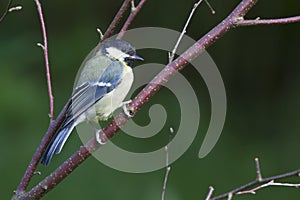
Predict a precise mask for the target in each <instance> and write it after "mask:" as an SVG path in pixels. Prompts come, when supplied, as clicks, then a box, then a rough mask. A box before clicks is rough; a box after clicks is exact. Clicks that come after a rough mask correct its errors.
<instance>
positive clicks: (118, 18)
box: [100, 0, 131, 42]
mask: <svg viewBox="0 0 300 200" xmlns="http://www.w3.org/2000/svg"><path fill="white" fill-rule="evenodd" d="M130 1H131V0H124V2H123V4H122V6H121V8H120V9H119V11H118V13H117V14H116V16H115V18H114V19H113V21H112V22H111V23H110V25H109V27H108V28H107V30H106V31H105V33H104V35H103V37H102V41H103V40H105V39H107V38H109V37H111V36H112V35H113V34H114V32H115V29H116V26H117V25H118V24H119V23H120V21H121V19H122V17H123V15H124V13H125V11H126V10H127V8H128V6H129V4H130ZM100 42H101V41H100Z"/></svg>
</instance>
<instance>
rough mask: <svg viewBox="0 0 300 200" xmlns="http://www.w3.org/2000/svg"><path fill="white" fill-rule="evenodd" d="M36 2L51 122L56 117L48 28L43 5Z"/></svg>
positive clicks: (37, 0)
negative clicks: (41, 36) (42, 41)
mask: <svg viewBox="0 0 300 200" xmlns="http://www.w3.org/2000/svg"><path fill="white" fill-rule="evenodd" d="M34 1H35V4H36V6H37V10H38V13H39V17H40V21H41V28H42V33H43V40H44V44H40V43H38V46H40V47H42V49H43V52H44V58H45V66H46V78H47V85H48V95H49V104H50V113H49V117H50V120H51V121H52V120H53V117H54V100H53V94H52V86H51V74H50V66H49V58H48V42H47V33H46V26H45V21H44V17H43V11H42V6H41V3H40V1H39V0H34Z"/></svg>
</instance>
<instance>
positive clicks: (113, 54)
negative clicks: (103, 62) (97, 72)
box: [106, 47, 130, 60]
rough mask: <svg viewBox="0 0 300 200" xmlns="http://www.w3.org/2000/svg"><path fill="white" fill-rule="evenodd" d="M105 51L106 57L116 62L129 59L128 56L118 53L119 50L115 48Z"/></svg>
mask: <svg viewBox="0 0 300 200" xmlns="http://www.w3.org/2000/svg"><path fill="white" fill-rule="evenodd" d="M106 51H107V53H108V55H110V56H111V57H113V58H115V59H118V60H124V58H126V57H130V55H128V54H126V53H124V52H122V51H120V50H119V49H116V48H115V47H108V48H106Z"/></svg>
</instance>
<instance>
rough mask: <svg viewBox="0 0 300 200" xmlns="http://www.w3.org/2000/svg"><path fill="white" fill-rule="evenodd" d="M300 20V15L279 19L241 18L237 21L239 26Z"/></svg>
mask: <svg viewBox="0 0 300 200" xmlns="http://www.w3.org/2000/svg"><path fill="white" fill-rule="evenodd" d="M295 22H300V16H295V17H287V18H279V19H260V18H257V19H253V20H250V19H247V20H246V19H241V20H239V21H237V22H236V25H237V26H253V25H274V24H290V23H295Z"/></svg>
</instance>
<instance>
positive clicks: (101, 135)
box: [95, 130, 108, 145]
mask: <svg viewBox="0 0 300 200" xmlns="http://www.w3.org/2000/svg"><path fill="white" fill-rule="evenodd" d="M95 137H96V141H97V142H98V143H99V144H101V145H104V144H106V142H107V140H108V138H107V137H106V135H105V133H103V131H102V130H97V131H96V136H95Z"/></svg>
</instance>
